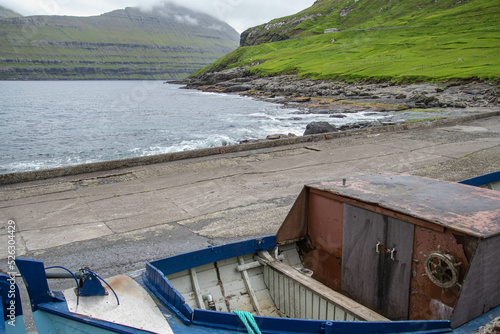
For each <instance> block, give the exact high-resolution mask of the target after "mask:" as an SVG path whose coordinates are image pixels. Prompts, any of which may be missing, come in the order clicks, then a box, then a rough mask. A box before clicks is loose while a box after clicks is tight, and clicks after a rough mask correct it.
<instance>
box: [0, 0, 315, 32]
mask: <svg viewBox="0 0 500 334" xmlns="http://www.w3.org/2000/svg"><path fill="white" fill-rule="evenodd" d="M162 1H165V0H0V5H2V6H4V7H7V8H9V9H12V10H14V11H16V12H18V13H19V14H22V15H25V16H28V15H71V16H91V15H100V14H103V13H106V12H109V11H112V10H115V9H123V8H125V7H144V8H151V7H153V6H154V5H156V4H158V3H160V2H162ZM314 1H315V0H171V2H175V3H177V4H179V5H182V6H185V7H188V8H190V9H194V10H198V11H201V12H205V13H208V14H210V15H212V16H215V17H216V18H218V19H220V20H222V21H225V22H227V23H228V24H229V25H231V26H232V27H233V28H234V29H236V30H237V31H238V32H240V33H241V32H242V31H244V30H245V29H247V28H250V27H253V26H256V25H259V24H262V23H265V22H268V21H270V20H272V19H274V18H278V17H283V16H287V15H291V14H295V13H297V12H299V11H301V10H302V9H305V8H307V7H310V6H311V5H312V4H313V3H314Z"/></svg>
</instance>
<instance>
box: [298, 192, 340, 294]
mask: <svg viewBox="0 0 500 334" xmlns="http://www.w3.org/2000/svg"><path fill="white" fill-rule="evenodd" d="M307 221H308V229H307V231H308V244H307V245H304V247H303V252H304V253H303V254H304V255H303V262H304V266H305V267H306V268H308V269H311V270H313V271H314V276H313V277H314V278H315V279H316V280H318V281H319V282H321V283H323V284H325V285H326V286H328V287H330V288H331V289H333V290H335V291H340V288H341V282H342V280H341V271H342V270H341V269H342V230H343V203H342V202H339V201H337V200H334V199H333V198H331V196H330V195H329V194H328V193H326V192H320V191H318V190H315V189H311V190H310V192H309V205H308V208H307Z"/></svg>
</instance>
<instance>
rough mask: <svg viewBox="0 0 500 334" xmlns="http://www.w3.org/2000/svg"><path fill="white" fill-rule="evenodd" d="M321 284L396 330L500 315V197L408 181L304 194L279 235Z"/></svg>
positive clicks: (345, 184)
mask: <svg viewBox="0 0 500 334" xmlns="http://www.w3.org/2000/svg"><path fill="white" fill-rule="evenodd" d="M276 238H277V244H278V245H281V246H283V245H286V244H291V243H294V244H296V245H297V249H298V252H299V254H300V257H301V260H302V263H303V265H304V267H305V268H307V269H309V270H311V271H312V272H313V273H314V274H313V278H314V279H315V280H317V281H319V282H321V283H322V284H324V285H326V286H328V287H329V288H331V289H333V290H335V291H337V292H340V293H341V294H342V295H345V296H347V297H349V298H351V299H352V300H354V301H356V302H358V303H360V304H362V305H364V306H366V307H368V308H369V309H371V310H373V311H375V312H377V313H379V314H381V315H383V316H385V317H387V318H388V319H391V320H449V321H450V322H451V327H452V328H457V327H459V326H462V325H464V324H466V323H468V322H469V321H471V320H472V319H474V318H476V317H479V316H481V315H483V314H484V313H487V312H488V311H490V310H492V309H494V308H496V307H497V306H498V305H500V262H499V261H498V258H499V256H500V192H498V191H494V190H487V189H482V188H477V187H472V186H468V185H463V184H459V183H451V182H444V181H438V180H433V179H428V178H422V177H416V176H410V175H402V174H388V173H382V174H374V175H367V176H359V177H352V178H347V179H343V180H339V181H333V182H321V183H317V184H312V185H307V186H305V187H304V188H303V190H302V192H301V194H300V195H299V197H298V198H297V200H296V202H295V204H294V205H293V207H292V209H291V210H290V212H289V214H288V216H287V218H286V219H285V221H284V223H283V224H282V226H281V228H280V229H279V231H278V233H277V236H276Z"/></svg>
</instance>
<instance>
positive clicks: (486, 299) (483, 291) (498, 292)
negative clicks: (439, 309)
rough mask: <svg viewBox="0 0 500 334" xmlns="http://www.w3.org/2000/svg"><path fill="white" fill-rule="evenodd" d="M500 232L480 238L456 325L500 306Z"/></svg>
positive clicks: (456, 312) (457, 307) (461, 293)
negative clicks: (487, 237)
mask: <svg viewBox="0 0 500 334" xmlns="http://www.w3.org/2000/svg"><path fill="white" fill-rule="evenodd" d="M499 249H500V235H497V236H495V237H492V238H489V239H483V240H480V241H479V245H478V247H477V250H476V252H475V253H474V255H473V259H472V262H471V265H470V268H469V271H468V272H467V275H466V277H465V280H464V284H463V287H462V289H461V291H460V296H459V297H458V301H457V304H456V307H455V310H454V311H453V316H452V318H451V325H452V327H453V328H456V327H458V326H460V325H462V324H464V323H466V322H467V321H469V320H471V319H474V318H475V317H477V316H480V315H481V314H483V313H485V312H488V311H489V310H491V309H492V308H494V307H496V306H498V305H500V265H499V264H498V255H499Z"/></svg>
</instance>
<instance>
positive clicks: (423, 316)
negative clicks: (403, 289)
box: [410, 227, 477, 320]
mask: <svg viewBox="0 0 500 334" xmlns="http://www.w3.org/2000/svg"><path fill="white" fill-rule="evenodd" d="M474 240H477V239H473V240H470V237H468V236H467V235H464V234H457V233H456V232H453V231H452V230H450V229H447V230H446V231H445V232H443V233H439V232H435V231H431V230H428V229H424V228H419V227H417V228H416V229H415V239H414V250H413V257H414V260H416V261H414V262H413V268H412V270H413V271H414V273H415V274H414V275H413V276H412V279H411V281H410V286H411V289H412V292H413V293H412V294H411V295H410V320H449V318H443V317H442V315H443V314H445V313H446V312H445V313H443V312H441V311H442V310H443V308H446V307H447V308H451V309H453V308H454V307H455V303H456V301H457V298H458V294H459V292H460V287H459V286H458V285H456V286H454V287H452V288H448V289H444V290H443V289H442V288H441V287H439V286H437V285H436V284H434V283H433V282H432V281H431V280H430V279H429V278H428V277H427V276H424V275H425V268H424V261H425V256H424V255H429V254H430V253H431V252H436V251H438V249H441V251H442V252H443V253H446V254H450V255H451V256H453V257H454V258H455V260H456V261H457V262H461V263H462V264H461V266H460V274H459V277H458V283H462V282H463V279H464V277H465V274H466V273H467V270H468V268H469V258H470V256H468V255H467V253H469V254H470V253H471V252H473V250H472V249H471V247H474V245H475V246H477V242H474ZM463 241H467V245H464V244H463ZM466 248H467V251H466ZM474 250H475V248H474ZM433 301H434V302H433ZM436 301H439V303H436ZM438 304H439V305H442V307H439V308H436V305H438ZM445 306H446V307H445ZM438 311H439V312H438ZM440 312H441V313H440ZM446 314H448V313H446Z"/></svg>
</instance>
